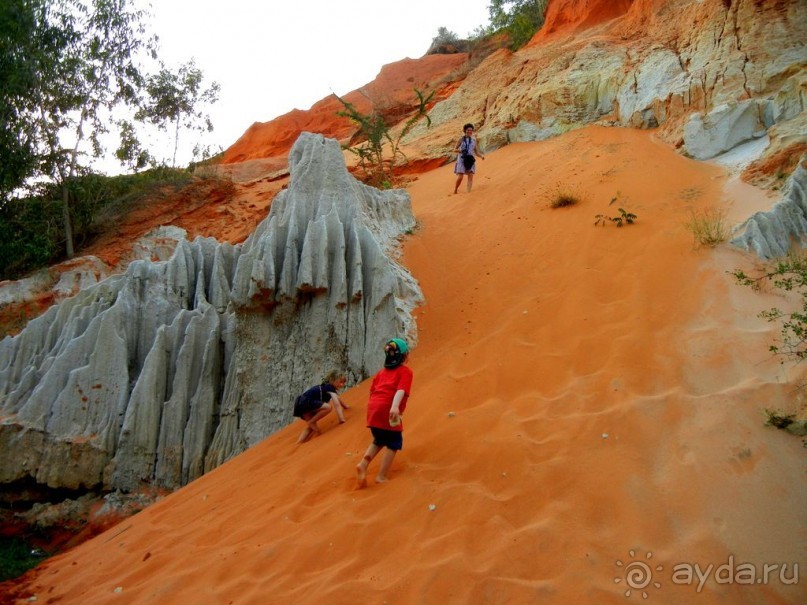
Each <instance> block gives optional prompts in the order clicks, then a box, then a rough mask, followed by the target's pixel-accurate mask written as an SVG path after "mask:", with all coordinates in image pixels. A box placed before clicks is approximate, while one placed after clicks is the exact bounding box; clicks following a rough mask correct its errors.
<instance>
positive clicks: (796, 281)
mask: <svg viewBox="0 0 807 605" xmlns="http://www.w3.org/2000/svg"><path fill="white" fill-rule="evenodd" d="M733 275H734V277H735V279H737V281H738V283H740V284H741V285H744V286H750V287H751V288H753V289H754V290H760V289H761V287H762V285H763V284H771V285H772V286H773V287H774V288H775V289H776V290H779V291H780V292H794V293H797V294H798V295H799V297H800V300H799V302H798V305H797V307H798V308H797V309H796V310H794V311H791V312H786V311H782V310H781V309H778V308H776V307H773V308H771V309H768V310H766V311H762V312H761V313H760V314H759V317H762V318H763V319H766V320H767V321H769V322H779V323H780V334H781V340H780V342H779V343H778V344H773V345H771V346H770V348H769V350H770V351H771V353H773V354H774V355H782V356H783V361H784V359H792V360H794V361H796V362H799V361H802V360H804V359H807V255H791V256H789V257H786V258H785V259H783V260H779V261H777V262H776V263H775V264H773V265H772V266H769V267H766V268H763V269H761V270H760V272H759V273H758V274H757V275H754V276H751V275H747V274H746V273H745V272H744V271H742V270H740V269H738V270H736V271H734V272H733Z"/></svg>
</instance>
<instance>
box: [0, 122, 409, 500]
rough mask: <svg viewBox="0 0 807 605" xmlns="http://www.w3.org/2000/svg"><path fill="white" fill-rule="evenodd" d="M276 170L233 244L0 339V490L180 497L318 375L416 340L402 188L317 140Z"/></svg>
mask: <svg viewBox="0 0 807 605" xmlns="http://www.w3.org/2000/svg"><path fill="white" fill-rule="evenodd" d="M290 168H291V175H292V176H291V182H290V185H289V187H288V189H287V190H285V191H283V192H281V194H279V195H278V197H277V198H276V200H275V202H274V203H273V205H272V208H271V211H270V213H269V216H268V217H267V218H266V219H265V220H264V221H263V222H262V223H261V225H260V226H259V227H258V229H257V230H256V232H255V233H254V234H253V235H252V236H251V237H250V238H249V239H248V240H247V241H246V242H245V243H244V244H243V245H240V246H232V245H230V244H226V243H224V244H222V243H219V242H217V241H215V240H213V239H212V238H207V239H205V238H197V239H196V240H195V241H194V242H188V241H187V240H182V241H180V242H179V244H178V246H177V248H176V250H175V252H174V254H173V256H172V257H171V258H170V260H168V261H166V262H158V263H154V262H151V261H148V260H139V261H136V262H134V263H132V264H131V265H130V266H129V268H128V270H127V271H126V273H125V274H123V275H116V276H113V277H110V278H108V279H105V280H103V281H101V282H100V283H98V284H96V285H94V286H91V287H88V288H86V289H83V290H81V291H80V292H79V293H78V294H77V295H76V296H74V297H73V298H70V299H67V300H65V301H64V302H62V303H61V304H59V305H57V306H55V307H52V308H51V309H50V310H49V311H48V312H47V313H46V314H45V315H43V316H41V317H39V318H37V319H35V320H33V321H32V322H30V324H29V325H28V326H27V327H26V329H25V330H23V331H22V332H21V333H20V334H19V335H18V336H16V337H14V338H10V337H9V338H6V339H4V340H3V341H2V342H0V482H2V483H12V482H15V481H23V480H26V479H29V478H30V479H33V480H35V481H36V482H38V483H40V484H46V485H48V486H49V487H52V488H62V487H64V488H70V489H76V488H79V487H81V486H83V487H85V488H102V489H107V490H109V489H120V490H123V491H127V490H133V489H136V488H138V487H140V486H143V485H145V484H157V485H160V486H166V487H177V486H179V485H182V484H184V483H187V482H188V481H191V480H193V479H194V478H196V477H198V476H200V475H201V474H202V473H203V472H206V471H207V470H210V469H212V468H214V467H215V466H217V465H218V464H220V463H222V462H223V461H225V460H227V459H228V458H230V457H232V456H234V455H236V454H238V453H240V452H241V451H243V450H244V449H245V448H247V447H249V446H250V445H252V444H254V443H256V442H257V441H259V440H261V439H263V438H264V437H266V436H267V435H268V434H270V433H271V432H273V431H275V430H277V429H278V428H280V427H282V426H284V425H285V424H287V423H289V422H290V421H291V419H292V415H291V411H292V401H293V398H294V395H295V394H296V393H297V392H299V391H300V390H302V389H303V388H305V387H306V386H309V384H310V383H311V382H313V381H316V380H318V379H319V378H320V377H321V376H322V375H323V374H324V373H326V372H327V371H328V370H330V369H334V368H338V369H342V370H343V371H345V373H346V374H347V375H348V378H349V381H350V382H351V383H355V382H357V381H359V380H362V379H364V378H365V377H367V376H369V375H370V374H371V373H373V372H375V371H376V370H377V369H378V368H379V367H380V365H381V361H382V359H381V355H380V354H379V351H380V349H381V347H382V345H383V342H384V341H385V340H386V339H387V338H389V337H391V336H394V335H399V334H408V335H409V337H410V338H413V337H414V326H413V325H412V322H411V319H410V315H409V311H410V310H411V307H412V306H413V305H414V304H417V302H418V300H419V297H420V293H419V289H418V286H417V283H416V282H415V280H414V279H413V278H412V277H411V276H409V275H408V274H407V272H406V271H405V270H404V269H403V268H402V267H401V266H400V265H398V264H397V262H396V260H395V245H396V242H397V240H398V238H399V237H400V236H401V235H402V234H403V233H404V232H406V231H407V230H410V229H411V228H412V227H413V226H414V218H413V217H412V214H411V209H410V204H409V198H408V195H407V194H406V193H405V192H403V191H386V192H381V191H378V190H376V189H372V188H370V187H367V186H365V185H363V184H361V183H359V182H358V181H356V180H355V179H353V177H351V176H350V175H349V174H348V172H347V169H346V167H345V164H344V160H343V157H342V152H341V149H340V147H339V144H338V143H337V142H336V141H334V140H330V139H325V138H323V137H322V136H320V135H310V134H303V135H301V136H300V138H299V140H298V141H297V142H296V143H295V145H294V147H293V148H292V152H291V154H290Z"/></svg>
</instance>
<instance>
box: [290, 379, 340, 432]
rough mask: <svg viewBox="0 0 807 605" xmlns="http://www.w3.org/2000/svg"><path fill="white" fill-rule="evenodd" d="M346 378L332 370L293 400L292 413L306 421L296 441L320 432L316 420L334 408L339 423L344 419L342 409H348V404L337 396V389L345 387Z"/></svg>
mask: <svg viewBox="0 0 807 605" xmlns="http://www.w3.org/2000/svg"><path fill="white" fill-rule="evenodd" d="M346 382H347V378H345V376H343V375H342V374H341V373H340V372H337V371H333V372H331V373H330V374H328V376H326V377H325V380H324V381H323V383H322V384H318V385H316V386H313V387H311V388H310V389H308V390H307V391H305V392H304V393H303V394H302V395H300V396H299V397H297V399H296V400H295V401H294V415H295V416H296V417H298V418H300V419H301V420H302V421H303V422H305V423H306V427H305V429H304V430H303V432H302V433H300V437H299V438H298V439H297V443H303V442H305V441H308V440H309V439H311V437H313V436H314V435H319V434H320V433H321V431H320V429H319V426H318V425H317V422H318V421H319V420H322V419H323V418H324V417H325V416H327V415H328V414H330V413H331V410H332V409H333V410H336V415H337V416H338V417H339V424H342V423H343V422H344V421H345V413H344V412H343V411H342V410H347V409H349V406H348V405H347V404H346V403H345V402H344V401H342V399H341V398H340V397H339V394H338V391H339V390H341V389H343V388H345V383H346Z"/></svg>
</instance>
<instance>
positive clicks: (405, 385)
mask: <svg viewBox="0 0 807 605" xmlns="http://www.w3.org/2000/svg"><path fill="white" fill-rule="evenodd" d="M408 356H409V347H408V346H407V344H406V341H405V340H403V339H402V338H393V339H392V340H390V341H388V342H387V344H386V345H385V346H384V367H383V368H381V369H380V370H379V371H378V373H377V374H376V375H375V377H374V378H373V382H372V384H371V385H370V398H369V401H368V402H367V426H368V427H369V428H370V432H371V433H372V435H373V442H372V443H371V444H370V446H369V447H368V448H367V451H366V452H365V453H364V458H362V460H361V462H359V464H358V465H357V466H356V478H357V480H358V486H359V488H362V487H366V486H367V467H368V466H369V465H370V463H371V462H372V461H373V458H375V457H376V455H377V454H378V452H380V451H381V450H382V449H384V448H386V450H385V451H384V455H383V456H382V457H381V466H380V467H379V469H378V475H376V478H375V482H376V483H384V482H385V481H386V480H387V473H388V472H389V469H390V467H391V466H392V461H393V459H394V458H395V454H396V453H397V452H398V451H399V450H401V449H402V448H403V421H402V419H401V416H402V415H403V413H404V410H406V401H407V400H408V399H409V392H410V391H411V390H412V370H410V369H409V368H408V367H407V366H406V365H404V362H405V361H406V359H407V357H408Z"/></svg>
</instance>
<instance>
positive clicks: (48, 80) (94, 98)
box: [0, 0, 218, 257]
mask: <svg viewBox="0 0 807 605" xmlns="http://www.w3.org/2000/svg"><path fill="white" fill-rule="evenodd" d="M139 4H140V3H139V0H3V1H2V2H0V125H2V131H0V207H3V206H5V205H8V203H9V202H10V201H12V200H13V201H17V200H19V199H20V198H22V197H23V196H25V195H27V196H31V195H36V194H41V195H43V196H48V197H47V198H46V199H45V200H44V201H46V202H48V203H51V202H52V201H54V200H53V197H52V196H53V194H54V191H58V203H59V205H60V206H61V221H60V222H61V225H60V227H61V229H62V230H63V232H64V240H63V241H64V250H65V254H66V255H67V256H68V257H72V256H73V255H74V244H73V239H74V228H73V222H74V220H75V219H76V217H75V216H74V212H73V207H74V206H76V199H75V197H74V196H75V195H80V194H81V193H82V191H84V189H83V188H82V187H71V182H72V181H74V180H75V179H78V178H80V177H82V176H83V175H86V174H87V173H88V171H89V166H88V164H89V161H90V160H91V159H92V158H97V157H100V156H101V155H102V154H104V153H105V150H104V148H103V146H102V137H103V135H104V134H106V133H107V132H108V130H109V126H110V125H113V124H115V125H117V127H118V129H119V133H120V138H121V145H120V147H119V148H118V150H117V151H116V155H117V156H118V158H119V159H120V160H121V161H122V162H123V163H124V164H125V165H127V166H128V167H130V168H131V169H133V170H139V169H142V168H143V167H145V166H146V165H148V164H150V163H153V160H152V159H151V156H150V154H149V153H148V152H147V151H146V150H144V149H143V148H142V146H141V144H140V141H139V140H138V137H137V133H136V131H135V129H134V125H133V124H132V123H131V122H130V121H128V120H123V121H120V120H116V119H114V118H115V117H117V116H119V115H121V114H125V113H127V112H128V114H129V115H136V114H137V109H138V108H140V107H141V106H142V107H143V108H144V109H143V111H144V112H145V113H144V114H143V115H149V117H150V119H151V120H152V121H153V122H154V123H159V120H163V125H165V124H168V123H171V124H174V126H175V135H174V143H175V147H176V144H177V141H178V137H179V130H180V128H181V127H192V126H190V125H192V124H194V120H203V121H204V122H205V128H210V123H209V119H208V118H207V116H204V115H202V114H201V113H200V112H199V111H198V106H199V104H201V103H202V102H203V101H204V102H207V101H210V100H211V99H212V98H214V97H215V96H216V95H217V94H218V85H217V84H215V85H214V86H212V87H210V88H208V89H206V90H202V87H201V83H202V74H201V71H200V70H198V69H197V68H196V67H195V65H193V63H192V62H191V63H189V64H186V65H184V66H182V67H181V68H180V69H179V70H178V71H177V72H175V73H174V77H176V78H177V81H176V82H175V83H174V84H175V86H176V90H178V91H179V92H178V93H177V94H176V95H175V96H172V95H173V94H174V93H173V92H172V91H171V90H170V89H169V90H168V91H167V92H166V91H160V90H156V91H155V89H153V85H154V83H155V82H160V77H161V76H163V77H164V76H165V74H166V73H170V72H169V71H168V70H167V69H165V68H164V67H163V68H162V71H161V72H160V74H158V76H153V77H151V78H149V77H148V76H146V75H145V70H144V69H143V67H142V62H143V60H144V59H145V58H147V57H148V56H150V57H151V58H152V59H156V39H155V38H153V37H152V36H149V35H148V33H147V29H146V19H147V17H148V13H147V12H146V11H144V10H141V9H140V8H139ZM147 85H149V86H152V87H151V88H149V87H148V86H147ZM144 89H146V90H145V92H146V93H147V99H148V103H146V104H145V105H143V103H142V102H143V98H142V97H143V92H144ZM155 95H156V96H155ZM160 95H162V97H161V96H160ZM163 97H164V98H163ZM155 99H160V101H159V103H157V102H155ZM166 99H168V101H166ZM160 110H165V112H166V113H165V114H163V115H162V116H158V115H157V113H156V112H157V111H160ZM199 129H201V128H199ZM43 185H46V186H44V187H43ZM53 185H56V187H54V186H53ZM83 207H84V206H82V208H83ZM23 214H26V213H23ZM13 215H14V216H18V215H19V213H13ZM9 216H10V215H9Z"/></svg>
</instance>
